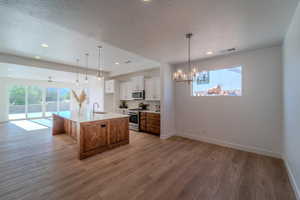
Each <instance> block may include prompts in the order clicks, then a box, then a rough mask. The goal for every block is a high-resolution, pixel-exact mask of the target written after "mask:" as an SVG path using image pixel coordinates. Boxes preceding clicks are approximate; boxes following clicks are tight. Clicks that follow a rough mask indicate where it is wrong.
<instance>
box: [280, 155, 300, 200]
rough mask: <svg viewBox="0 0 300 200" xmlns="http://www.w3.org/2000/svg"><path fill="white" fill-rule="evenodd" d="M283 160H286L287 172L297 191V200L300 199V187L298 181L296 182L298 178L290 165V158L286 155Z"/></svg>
mask: <svg viewBox="0 0 300 200" xmlns="http://www.w3.org/2000/svg"><path fill="white" fill-rule="evenodd" d="M283 161H284V164H285V167H286V169H287V172H288V176H289V180H290V183H291V185H292V187H293V189H294V192H295V195H296V199H297V200H300V190H299V187H298V185H297V182H296V179H295V176H294V174H293V172H292V170H291V168H290V165H289V161H288V159H287V158H286V157H285V156H284V157H283Z"/></svg>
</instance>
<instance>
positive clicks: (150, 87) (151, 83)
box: [145, 77, 160, 101]
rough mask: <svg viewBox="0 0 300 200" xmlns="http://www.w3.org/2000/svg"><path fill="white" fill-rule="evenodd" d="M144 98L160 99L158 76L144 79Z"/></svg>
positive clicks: (150, 99)
mask: <svg viewBox="0 0 300 200" xmlns="http://www.w3.org/2000/svg"><path fill="white" fill-rule="evenodd" d="M145 100H149V101H159V100H160V78H159V77H153V78H148V79H145Z"/></svg>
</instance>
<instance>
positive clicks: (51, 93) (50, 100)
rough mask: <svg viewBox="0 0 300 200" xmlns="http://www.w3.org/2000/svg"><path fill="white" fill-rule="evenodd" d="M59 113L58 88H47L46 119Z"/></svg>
mask: <svg viewBox="0 0 300 200" xmlns="http://www.w3.org/2000/svg"><path fill="white" fill-rule="evenodd" d="M57 111H58V88H46V112H45V116H46V117H51V116H52V114H53V113H56V112H57Z"/></svg>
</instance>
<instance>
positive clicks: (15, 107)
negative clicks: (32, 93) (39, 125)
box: [9, 85, 26, 120]
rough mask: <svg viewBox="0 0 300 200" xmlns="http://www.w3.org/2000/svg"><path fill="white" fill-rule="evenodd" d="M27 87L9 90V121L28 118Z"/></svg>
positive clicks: (17, 86)
mask: <svg viewBox="0 0 300 200" xmlns="http://www.w3.org/2000/svg"><path fill="white" fill-rule="evenodd" d="M25 104H26V87H24V86H20V85H15V86H13V87H11V88H10V89H9V119H10V120H14V119H25V118H26V114H25V113H26V107H25Z"/></svg>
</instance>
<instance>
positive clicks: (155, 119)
mask: <svg viewBox="0 0 300 200" xmlns="http://www.w3.org/2000/svg"><path fill="white" fill-rule="evenodd" d="M140 130H141V131H143V132H148V133H153V134H155V135H160V114H159V113H148V112H141V113H140Z"/></svg>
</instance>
